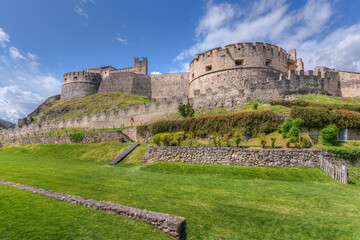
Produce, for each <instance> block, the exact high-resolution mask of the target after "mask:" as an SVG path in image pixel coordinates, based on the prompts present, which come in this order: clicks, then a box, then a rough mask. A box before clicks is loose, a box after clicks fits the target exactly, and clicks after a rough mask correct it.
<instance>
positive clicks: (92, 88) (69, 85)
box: [60, 72, 101, 100]
mask: <svg viewBox="0 0 360 240" xmlns="http://www.w3.org/2000/svg"><path fill="white" fill-rule="evenodd" d="M100 82H101V75H100V74H99V73H93V72H69V73H65V74H64V76H63V84H62V89H61V98H60V100H68V99H74V98H81V97H86V96H88V95H91V94H94V93H97V91H98V89H99V85H100Z"/></svg>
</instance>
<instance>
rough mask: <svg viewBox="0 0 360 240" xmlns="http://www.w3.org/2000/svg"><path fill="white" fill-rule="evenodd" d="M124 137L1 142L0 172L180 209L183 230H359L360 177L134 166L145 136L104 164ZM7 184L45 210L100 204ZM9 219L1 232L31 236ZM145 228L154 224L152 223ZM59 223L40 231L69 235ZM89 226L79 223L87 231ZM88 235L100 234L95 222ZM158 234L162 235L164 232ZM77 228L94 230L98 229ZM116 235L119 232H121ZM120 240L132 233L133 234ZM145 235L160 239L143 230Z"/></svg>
mask: <svg viewBox="0 0 360 240" xmlns="http://www.w3.org/2000/svg"><path fill="white" fill-rule="evenodd" d="M127 146H128V145H126V144H122V143H96V144H82V145H80V144H79V145H77V144H70V145H62V144H57V145H51V144H49V145H12V147H7V148H3V149H0V178H1V179H5V180H7V181H12V182H17V183H22V184H28V185H31V186H36V187H39V188H45V189H49V190H53V191H57V192H64V193H67V194H73V195H79V196H82V197H85V198H92V199H95V200H104V201H112V202H115V203H120V204H124V205H128V206H132V207H138V208H143V209H148V210H152V211H157V212H163V213H169V214H174V215H178V216H183V217H186V220H187V232H188V239H196V240H198V239H206V240H209V239H214V240H215V239H216V240H217V239H219V238H225V239H231V240H234V239H359V238H360V229H359V228H358V226H359V225H360V204H359V202H360V194H359V191H360V188H359V186H358V184H352V185H345V184H341V183H338V182H335V181H333V180H332V179H331V178H330V177H329V176H327V175H325V174H324V173H323V172H322V171H321V170H320V169H319V168H307V167H296V168H277V167H266V168H264V167H245V166H244V167H239V166H220V165H194V164H183V163H170V162H157V163H154V164H151V165H148V166H145V167H141V166H140V165H139V163H140V161H141V158H142V156H143V154H144V151H145V150H146V145H141V146H140V147H138V148H137V149H135V150H134V152H133V153H132V154H131V155H130V156H129V157H127V158H126V159H125V160H124V162H122V163H120V164H118V165H116V166H109V165H107V164H108V163H109V162H110V161H111V160H112V159H113V158H114V157H116V155H117V154H118V153H119V151H121V150H124V149H125V147H127ZM110 152H111V154H110ZM106 153H108V154H106ZM105 154H106V156H104V155H105ZM110 155H112V156H110ZM2 189H5V188H4V187H2V188H1V190H2ZM5 191H7V192H14V197H12V194H11V195H10V194H5V195H6V196H10V197H9V198H12V199H13V201H14V202H15V204H20V203H21V202H22V201H25V199H23V200H22V198H21V197H16V196H17V195H16V194H27V195H29V196H30V197H29V199H32V197H33V198H35V199H39V200H38V201H44V204H37V207H38V208H39V211H40V212H41V211H44V212H48V211H52V209H53V208H56V207H57V204H59V206H60V205H61V206H64V209H66V208H67V207H68V208H69V209H70V208H73V207H74V210H73V211H72V210H64V212H68V214H69V215H72V214H73V215H76V216H78V215H79V216H81V215H80V214H78V212H77V211H80V210H81V211H84V214H88V215H89V216H90V215H92V214H98V212H99V211H96V210H89V209H85V208H81V207H80V206H73V205H70V204H67V203H62V202H57V201H55V200H50V199H47V198H45V197H43V196H38V195H34V194H31V193H24V192H22V191H20V190H13V189H10V188H6V189H5ZM0 196H1V194H0ZM31 196H32V197H31ZM30 201H31V202H33V200H30ZM34 201H35V200H34ZM5 203H6V200H5V201H4V200H3V198H2V197H1V198H0V212H4V211H12V208H15V206H14V207H13V206H12V205H13V204H11V205H10V207H9V205H5ZM45 203H47V204H45ZM9 208H10V209H9ZM41 209H42V210H41ZM28 211H30V210H27V211H25V213H26V215H28V214H29V216H30V217H31V214H32V213H31V212H28ZM33 214H35V213H33ZM104 214H105V213H104ZM10 215H15V216H16V213H13V214H11V212H10ZM47 215H49V216H53V214H47V213H46V214H45V218H46V216H47ZM1 216H2V215H1ZM30 217H29V218H30ZM107 217H108V218H109V219H106V220H102V221H101V224H102V225H101V226H102V227H104V228H106V227H108V226H107V225H108V224H110V223H109V222H111V221H114V220H113V218H114V217H117V218H118V216H113V215H107V214H105V215H104V218H107ZM11 219H12V220H11ZM11 219H10V220H9V221H8V222H7V224H5V225H3V224H1V225H0V233H1V231H3V232H13V234H14V235H12V236H11V238H9V239H16V238H23V237H24V236H30V237H29V238H31V236H32V235H27V234H26V233H25V235H20V234H21V233H18V235H17V234H16V230H15V229H14V228H16V225H15V227H13V226H14V225H12V224H11V223H12V222H14V224H16V223H15V222H16V221H17V220H18V217H13V218H11ZM60 219H61V220H60ZM89 219H90V221H89V224H90V223H91V224H92V223H93V222H94V224H95V225H96V222H95V220H91V217H89ZM119 219H121V218H120V217H119ZM43 221H45V220H43ZM49 221H50V220H49ZM54 221H59V222H64V223H62V224H67V223H68V222H71V220H67V218H66V216H61V217H59V218H55V220H54ZM129 222H132V221H130V220H129ZM24 224H25V223H24ZM70 224H71V223H70ZM25 225H26V226H25V227H26V228H29V229H30V231H31V230H32V229H33V228H36V226H33V225H34V224H31V223H30V224H28V225H27V224H25ZM65 226H66V225H65ZM80 226H81V227H83V225H81V224H79V225H75V226H74V228H73V229H74V231H75V232H77V231H79V229H78V227H80ZM89 226H90V225H89ZM133 226H134V227H135V228H136V229H139V230H138V231H139V232H141V231H142V230H141V226H140V225H137V224H134V223H133ZM90 228H91V229H93V228H92V227H90ZM116 228H127V225H126V223H123V222H122V220H119V221H118V224H116V226H115V227H114V230H107V231H109V232H110V231H117V229H116ZM148 229H153V228H152V227H151V226H150V227H149V228H148ZM34 231H35V230H34ZM64 231H65V232H67V228H66V227H62V228H59V229H55V230H54V231H51V232H50V231H49V232H48V234H47V236H48V238H49V239H56V238H57V236H66V235H64V234H66V233H65V232H64ZM99 231H100V230H99ZM107 231H104V232H107ZM150 231H151V230H150ZM86 232H87V231H86V230H84V234H86ZM89 234H101V233H100V232H98V229H96V228H95V229H94V230H93V232H92V233H89ZM108 234H116V233H108ZM154 234H155V233H154ZM163 235H164V237H165V239H166V237H167V236H166V235H165V234H163ZM76 236H81V238H83V239H99V238H97V236H95V235H76ZM109 236H110V235H109ZM114 236H115V235H114ZM122 236H126V233H124V235H122ZM139 236H141V233H139ZM70 238H71V236H70ZM104 238H106V237H104ZM108 238H111V237H108ZM118 239H136V238H132V237H131V236H130V237H120V238H118ZM144 239H161V238H159V237H158V236H155V235H154V236H151V235H150V234H149V235H148V236H146V238H144Z"/></svg>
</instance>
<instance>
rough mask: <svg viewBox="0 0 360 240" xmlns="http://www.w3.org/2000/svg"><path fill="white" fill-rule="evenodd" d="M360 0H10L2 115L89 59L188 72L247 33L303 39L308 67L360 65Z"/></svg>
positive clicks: (92, 63) (2, 12) (300, 46)
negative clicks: (204, 55)
mask: <svg viewBox="0 0 360 240" xmlns="http://www.w3.org/2000/svg"><path fill="white" fill-rule="evenodd" d="M359 12H360V1H358V0H252V1H249V0H237V1H235V0H228V1H220V0H181V1H173V0H151V1H148V0H132V1H124V0H52V1H49V0H1V1H0V119H4V120H8V121H11V122H17V119H18V118H22V117H25V116H26V115H27V114H29V113H30V112H32V111H33V110H35V108H36V107H37V106H38V105H39V104H41V103H42V102H43V101H44V100H45V99H46V98H48V97H50V96H53V95H56V94H60V92H61V82H62V75H63V74H64V73H66V72H73V71H82V70H84V69H86V68H95V67H101V66H108V65H110V66H113V67H115V68H126V67H132V66H133V61H134V57H140V58H141V57H147V58H148V62H149V74H150V73H153V74H154V73H173V72H186V71H188V68H189V63H190V62H191V61H192V59H193V58H194V56H195V54H196V53H201V52H205V51H207V50H210V49H212V48H215V47H220V46H221V47H223V46H225V45H227V44H232V43H239V42H267V43H271V44H275V45H277V46H280V47H282V48H284V49H285V50H287V51H289V50H291V49H294V48H296V49H297V53H298V58H302V59H303V61H304V64H305V69H306V70H311V69H314V67H315V66H327V67H330V68H336V69H341V70H346V71H357V72H360V14H358V13H359Z"/></svg>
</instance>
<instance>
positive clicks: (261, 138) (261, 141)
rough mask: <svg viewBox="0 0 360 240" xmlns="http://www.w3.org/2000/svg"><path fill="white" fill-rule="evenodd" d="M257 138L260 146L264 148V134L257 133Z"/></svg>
mask: <svg viewBox="0 0 360 240" xmlns="http://www.w3.org/2000/svg"><path fill="white" fill-rule="evenodd" d="M257 137H258V138H259V140H260V144H261V146H262V148H265V146H266V134H265V133H258V134H257Z"/></svg>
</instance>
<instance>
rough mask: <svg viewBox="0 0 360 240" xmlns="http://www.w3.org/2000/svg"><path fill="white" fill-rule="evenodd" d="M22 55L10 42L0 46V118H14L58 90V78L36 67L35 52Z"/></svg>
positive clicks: (37, 65)
mask: <svg viewBox="0 0 360 240" xmlns="http://www.w3.org/2000/svg"><path fill="white" fill-rule="evenodd" d="M7 38H8V39H9V37H7ZM6 42H8V41H6ZM26 56H27V57H25V56H23V55H22V54H21V53H20V51H19V50H18V49H17V48H16V47H14V46H12V47H9V48H0V79H1V81H0V119H4V120H8V121H11V122H17V119H18V118H23V117H25V116H26V115H28V114H29V113H31V112H32V111H33V110H35V108H36V107H37V106H38V105H39V104H40V103H41V102H42V101H44V100H45V99H46V98H47V97H49V96H52V95H55V94H59V93H60V91H61V82H60V81H58V80H57V79H55V78H54V77H53V76H51V75H50V74H48V73H43V72H42V71H41V70H40V69H39V66H40V64H39V63H38V62H37V59H38V58H37V55H36V54H33V53H27V54H26Z"/></svg>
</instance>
